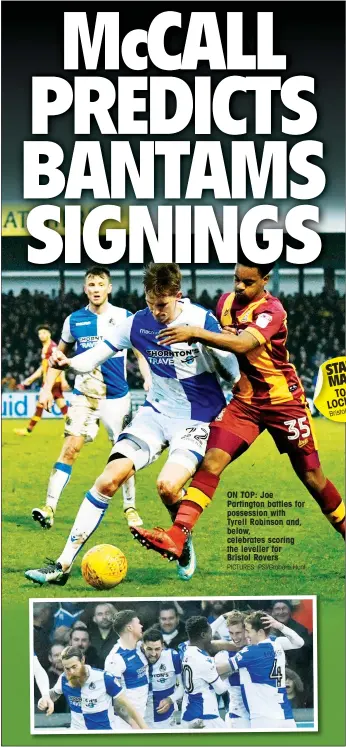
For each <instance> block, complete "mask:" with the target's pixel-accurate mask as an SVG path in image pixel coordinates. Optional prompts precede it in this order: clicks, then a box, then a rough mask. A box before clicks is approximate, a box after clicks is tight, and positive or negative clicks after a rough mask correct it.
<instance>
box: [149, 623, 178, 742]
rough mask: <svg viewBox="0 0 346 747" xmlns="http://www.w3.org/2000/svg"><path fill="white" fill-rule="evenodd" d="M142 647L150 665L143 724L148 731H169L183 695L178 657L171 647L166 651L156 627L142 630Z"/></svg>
mask: <svg viewBox="0 0 346 747" xmlns="http://www.w3.org/2000/svg"><path fill="white" fill-rule="evenodd" d="M142 647H143V652H144V654H145V656H146V658H147V660H148V662H149V695H148V702H147V707H146V712H145V721H146V723H147V724H148V726H149V728H151V729H170V728H171V726H172V725H173V723H174V721H173V717H174V711H175V710H176V703H177V701H178V700H181V699H182V697H183V694H184V688H183V682H182V676H181V660H180V656H179V654H178V652H177V651H175V650H174V649H173V648H165V643H164V640H163V635H162V633H161V630H159V628H157V627H155V626H153V627H152V628H149V629H148V630H146V631H145V633H144V635H143V644H142Z"/></svg>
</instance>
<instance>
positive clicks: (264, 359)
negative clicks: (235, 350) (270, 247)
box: [216, 291, 304, 406]
mask: <svg viewBox="0 0 346 747" xmlns="http://www.w3.org/2000/svg"><path fill="white" fill-rule="evenodd" d="M216 315H217V317H218V319H219V321H220V323H221V326H222V327H226V326H233V327H235V328H236V330H237V332H238V333H239V332H242V331H243V330H247V331H249V332H251V334H252V335H254V337H256V339H257V340H258V342H259V343H260V344H259V346H257V347H256V348H254V349H253V350H250V351H249V352H248V353H245V354H243V355H238V362H239V368H240V373H241V377H240V381H239V382H238V384H237V385H236V387H235V389H234V396H235V397H236V398H237V399H239V400H242V401H243V402H245V403H247V404H254V405H261V406H263V405H271V404H272V405H276V404H280V403H282V402H289V401H291V400H297V399H300V400H301V398H302V397H304V390H303V387H302V384H301V381H300V379H299V377H298V375H297V372H296V369H295V367H294V366H293V364H292V363H290V362H289V353H288V350H287V348H286V341H287V314H286V311H285V309H284V308H283V306H282V303H281V302H280V301H279V299H278V298H275V297H274V296H272V295H271V294H270V293H268V292H267V291H266V292H265V295H264V296H263V298H261V299H260V300H259V301H252V302H251V303H249V304H247V306H244V305H242V304H240V303H239V301H238V299H237V298H236V296H235V293H224V294H223V295H222V296H221V298H220V299H219V301H218V304H217V308H216Z"/></svg>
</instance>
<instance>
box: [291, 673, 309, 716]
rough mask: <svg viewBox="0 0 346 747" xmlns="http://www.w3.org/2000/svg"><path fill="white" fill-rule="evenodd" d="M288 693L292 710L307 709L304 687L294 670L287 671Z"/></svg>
mask: <svg viewBox="0 0 346 747" xmlns="http://www.w3.org/2000/svg"><path fill="white" fill-rule="evenodd" d="M286 691H287V697H288V700H289V701H290V704H291V707H292V708H305V706H306V698H305V696H304V685H303V682H302V680H301V678H300V677H299V674H297V672H294V671H293V669H286Z"/></svg>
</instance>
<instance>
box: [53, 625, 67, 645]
mask: <svg viewBox="0 0 346 747" xmlns="http://www.w3.org/2000/svg"><path fill="white" fill-rule="evenodd" d="M70 635H71V628H70V627H69V626H68V625H59V627H58V628H55V629H54V630H53V633H52V641H53V643H60V645H61V646H64V647H65V646H68V645H69V643H70Z"/></svg>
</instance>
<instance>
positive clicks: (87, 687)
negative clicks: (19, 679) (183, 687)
mask: <svg viewBox="0 0 346 747" xmlns="http://www.w3.org/2000/svg"><path fill="white" fill-rule="evenodd" d="M61 658H62V663H63V666H64V674H61V675H60V677H59V679H58V681H57V682H56V684H55V685H54V687H53V688H52V689H51V690H50V691H49V695H50V698H51V699H52V700H53V701H55V700H57V698H59V697H60V695H64V696H65V698H66V700H67V702H68V704H69V707H70V711H71V729H76V730H77V731H93V730H97V731H108V730H113V731H114V730H118V729H120V730H122V728H123V727H122V724H121V719H119V717H116V716H115V714H114V707H113V701H115V700H116V701H117V704H120V705H121V706H122V707H123V708H125V710H126V711H127V714H128V716H129V717H130V719H133V721H134V722H135V724H136V725H137V726H138V727H139V728H140V729H146V728H147V726H146V723H145V721H144V720H143V718H142V716H141V715H140V714H139V713H138V712H137V711H136V709H135V708H134V707H133V705H132V704H131V702H130V701H129V700H128V698H127V697H126V695H125V693H124V692H123V690H122V687H121V686H120V685H119V684H118V682H117V681H116V678H115V677H114V676H112V675H111V674H110V673H108V672H106V671H103V670H102V669H94V668H92V667H89V666H87V665H86V664H85V657H84V656H83V652H82V650H81V649H80V648H78V647H77V646H66V648H65V649H64V650H63V651H62V652H61ZM38 705H39V708H40V707H42V703H41V702H40V701H39V703H38Z"/></svg>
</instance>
